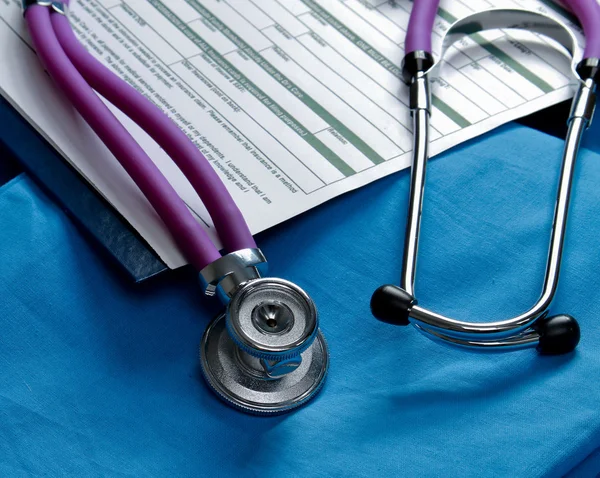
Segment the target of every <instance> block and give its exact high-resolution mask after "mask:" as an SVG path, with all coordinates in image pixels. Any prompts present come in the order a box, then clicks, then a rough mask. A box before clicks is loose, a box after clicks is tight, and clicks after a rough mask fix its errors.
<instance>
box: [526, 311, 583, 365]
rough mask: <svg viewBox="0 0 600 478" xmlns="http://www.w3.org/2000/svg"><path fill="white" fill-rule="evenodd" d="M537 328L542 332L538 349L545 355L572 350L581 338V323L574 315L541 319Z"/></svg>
mask: <svg viewBox="0 0 600 478" xmlns="http://www.w3.org/2000/svg"><path fill="white" fill-rule="evenodd" d="M535 328H536V330H537V331H538V333H539V334H540V343H539V345H538V346H537V350H538V352H539V353H541V354H543V355H560V354H566V353H569V352H572V351H573V350H575V347H577V344H578V343H579V339H580V338H581V331H580V329H579V324H578V323H577V321H576V320H575V318H574V317H571V316H570V315H566V314H561V315H553V316H551V317H545V318H543V319H540V320H539V321H538V323H536V325H535Z"/></svg>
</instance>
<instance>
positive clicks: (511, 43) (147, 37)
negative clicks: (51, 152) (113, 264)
mask: <svg viewBox="0 0 600 478" xmlns="http://www.w3.org/2000/svg"><path fill="white" fill-rule="evenodd" d="M491 7H517V8H528V9H534V10H538V11H542V12H545V13H549V14H551V15H553V16H556V17H557V18H559V19H560V20H562V21H563V22H565V23H567V24H569V25H570V26H572V27H573V29H574V31H575V33H576V35H577V37H578V39H579V40H580V41H582V36H581V32H580V31H579V30H578V28H577V26H576V25H575V24H574V23H573V21H572V20H571V19H570V17H569V16H568V15H566V14H565V13H564V12H563V11H562V10H560V9H559V8H558V7H556V5H555V4H553V3H552V2H550V1H544V0H505V1H500V0H497V1H492V0H442V2H441V7H440V10H439V13H438V18H437V21H436V25H435V31H436V33H437V35H438V38H437V39H438V40H439V37H440V36H441V34H442V33H443V32H444V31H445V30H446V29H447V28H448V26H449V25H450V24H451V23H452V22H454V21H455V20H456V19H458V18H461V17H462V16H465V15H467V14H469V13H472V12H473V11H476V10H481V9H482V8H491ZM410 8H411V2H410V1H408V0H73V1H72V7H71V10H70V12H69V18H70V21H71V24H72V25H73V29H74V30H75V32H76V34H77V35H78V37H79V39H80V40H81V42H82V43H83V44H84V45H85V47H86V48H87V49H88V50H89V51H90V52H91V53H93V54H94V55H95V56H96V57H97V58H98V59H100V60H101V61H102V62H103V63H104V64H105V65H107V66H108V67H109V68H110V69H112V70H113V71H114V72H115V73H116V74H117V75H118V76H120V77H121V78H123V79H124V80H126V81H127V82H128V83H129V84H130V85H132V86H133V87H134V88H136V89H137V90H139V91H140V92H142V93H143V94H144V95H145V96H146V97H148V98H149V99H150V100H151V101H153V102H154V103H155V104H156V105H158V106H159V107H160V108H161V109H162V110H163V111H164V112H165V113H166V114H167V115H168V116H170V117H171V118H172V119H173V120H174V121H175V122H176V123H177V124H178V125H179V127H180V128H181V129H182V130H183V131H184V132H185V133H186V134H187V135H188V136H189V137H190V138H191V139H192V141H194V143H195V144H196V145H197V146H198V148H200V149H201V151H202V152H203V153H204V155H205V156H206V158H207V159H208V160H209V161H210V162H211V164H212V166H213V167H214V168H215V170H216V171H217V172H218V173H219V175H220V176H221V177H222V178H223V180H224V181H225V183H226V185H227V187H228V189H229V190H230V191H231V193H232V195H233V197H234V199H235V201H236V202H237V203H238V204H239V206H240V208H241V210H242V212H243V213H244V215H245V217H246V219H247V221H248V223H249V225H250V228H251V230H252V232H253V233H257V232H260V231H262V230H265V229H267V228H269V227H271V226H273V225H275V224H278V223H280V222H282V221H285V220H286V219H289V218H291V217H293V216H295V215H297V214H300V213H302V212H304V211H306V210H308V209H310V208H312V207H315V206H317V205H318V204H321V203H323V202H324V201H327V200H328V199H331V198H333V197H335V196H338V195H340V194H342V193H344V192H347V191H350V190H352V189H355V188H358V187H360V186H363V185H365V184H367V183H370V182H372V181H374V180H376V179H378V178H381V177H383V176H385V175H388V174H391V173H393V172H396V171H399V170H401V169H403V168H406V167H408V166H409V165H410V160H411V147H412V146H411V131H410V128H411V119H410V112H409V109H408V106H407V104H408V94H407V88H406V86H405V85H404V84H403V83H402V81H401V67H400V65H401V61H402V58H403V55H404V50H403V43H404V36H405V29H406V25H407V23H408V17H409V13H410ZM21 15H22V12H21V8H20V1H19V0H0V20H1V21H0V45H2V47H1V49H0V91H1V92H2V94H3V95H4V96H5V97H6V98H7V99H8V100H9V101H10V102H11V103H12V104H13V106H15V107H16V108H17V109H18V110H19V111H20V112H21V113H22V114H23V115H24V116H25V117H26V118H28V120H29V121H30V122H31V123H32V125H34V127H36V128H37V130H38V131H39V132H40V133H42V134H43V135H44V136H45V137H46V138H47V139H48V140H49V141H50V142H51V143H52V144H53V145H54V146H55V147H56V148H57V150H58V151H59V152H61V154H62V155H63V156H64V157H65V158H66V159H67V160H68V161H69V162H70V163H71V164H72V165H73V166H74V167H75V168H76V169H77V170H78V171H79V172H80V173H81V174H82V175H83V176H85V177H86V178H87V179H88V180H89V182H90V183H91V184H92V185H93V186H94V187H95V188H96V189H97V190H98V191H99V192H100V193H101V194H102V195H103V196H104V197H106V198H107V199H108V201H109V202H110V203H111V204H112V205H113V206H114V207H115V208H116V209H117V210H118V211H119V212H120V213H121V214H122V215H123V216H124V217H125V218H126V219H127V220H128V221H129V222H130V223H131V224H132V225H133V226H134V227H135V228H136V229H137V230H138V231H139V232H140V234H141V235H142V236H143V237H144V238H145V239H146V240H147V241H148V243H149V244H150V245H151V246H152V247H153V248H154V249H155V250H156V252H157V253H158V254H159V255H160V257H161V258H162V259H163V260H164V261H165V262H166V263H167V265H169V266H170V267H172V268H175V267H178V266H181V265H183V264H185V260H184V258H183V257H182V256H181V254H180V253H179V251H178V250H177V248H176V247H175V245H174V243H173V240H172V239H171V237H170V236H169V234H168V232H167V231H166V229H165V227H164V225H163V224H162V222H161V221H160V220H159V218H158V216H157V215H156V214H155V212H154V211H153V210H152V208H151V207H150V205H149V204H148V203H147V201H146V200H145V198H144V197H143V196H142V194H141V192H140V191H139V190H137V188H136V187H135V185H134V184H133V182H132V181H131V180H130V179H129V178H128V177H127V175H126V173H125V172H124V171H123V170H122V169H121V168H120V166H119V164H118V163H117V161H116V160H115V159H114V158H113V157H112V156H111V155H110V153H109V152H108V151H107V150H106V148H105V147H104V145H103V144H102V143H101V142H100V141H99V140H98V139H97V138H96V137H95V136H94V134H93V133H92V132H91V130H90V129H89V128H88V127H87V125H86V124H85V123H84V122H83V121H82V120H81V119H80V118H79V117H78V115H77V114H76V113H75V112H74V111H73V109H72V108H71V107H70V106H69V105H68V103H67V102H66V101H64V99H63V98H62V97H61V93H60V91H59V90H58V89H57V88H56V86H55V85H53V84H52V83H51V81H50V80H49V79H48V78H47V77H46V75H45V73H44V72H43V71H42V69H41V67H40V66H39V64H38V62H37V60H36V58H35V54H34V53H33V51H32V50H31V48H30V47H29V37H28V34H27V32H26V29H25V25H24V22H23V20H22V17H21ZM491 40H493V44H492V43H489V41H491ZM440 47H441V45H439V42H438V43H437V44H436V42H435V39H434V48H435V49H437V51H439V49H440ZM571 82H572V79H571V74H570V64H569V61H568V60H567V58H566V57H565V56H564V55H563V53H562V52H560V51H559V50H557V49H556V48H555V46H554V45H553V44H552V42H551V41H550V40H547V39H544V38H540V37H537V36H534V35H533V34H528V33H526V32H519V33H517V32H515V31H510V30H507V31H493V32H488V33H486V34H481V35H474V36H472V37H470V38H468V39H465V40H461V42H459V43H457V44H456V45H455V47H453V48H452V51H451V53H450V54H449V55H447V57H446V61H445V62H444V63H443V65H442V67H441V70H440V76H439V78H438V79H436V80H435V82H434V85H433V105H434V110H433V115H432V131H431V134H432V139H433V141H432V154H437V153H440V152H441V151H444V150H446V149H448V148H450V147H452V146H454V145H456V144H458V143H460V142H463V141H465V140H467V139H470V138H473V137H475V136H477V135H480V134H482V133H484V132H486V131H489V130H491V129H493V128H494V127H496V126H498V125H500V124H502V123H505V122H508V121H511V120H513V119H515V118H517V117H520V116H523V115H526V114H529V113H532V112H534V111H536V110H539V109H542V108H545V107H547V106H549V105H552V104H555V103H558V102H560V101H563V100H566V99H568V98H569V97H571V96H572V95H573V89H572V85H571ZM40 98H44V99H45V101H40ZM113 111H114V112H115V114H116V115H117V116H118V117H119V119H121V120H122V121H123V122H124V124H125V125H126V127H127V128H128V129H129V130H130V131H131V132H132V134H133V136H134V137H135V138H136V139H137V140H138V141H139V142H140V144H141V145H142V147H143V148H144V149H145V150H146V151H147V152H148V153H149V155H150V157H151V158H152V159H153V160H154V161H155V162H156V164H157V165H158V167H159V168H160V169H161V171H162V172H163V173H164V174H165V176H166V177H167V178H168V180H169V181H170V182H171V184H172V185H173V186H174V187H175V189H176V190H177V192H178V193H179V194H180V196H181V197H182V198H183V199H184V201H185V202H186V204H187V205H188V207H189V208H190V209H191V210H192V211H193V212H194V214H195V215H196V216H197V218H198V220H199V221H200V222H202V223H203V224H204V226H205V227H206V229H207V230H208V232H209V234H211V235H213V237H214V228H213V227H212V223H211V220H210V217H209V216H208V214H207V212H206V210H205V208H204V207H203V205H202V203H201V202H200V200H199V199H198V198H197V196H196V194H195V192H194V191H193V189H192V188H191V186H190V185H189V184H188V183H187V181H186V180H185V178H184V177H183V175H182V174H181V173H180V172H179V171H178V170H177V168H176V167H175V166H174V165H173V164H172V163H171V161H170V160H169V159H168V157H167V156H166V155H165V154H164V152H163V151H161V150H160V148H158V146H157V145H156V144H155V143H154V142H153V141H152V140H150V139H149V138H148V137H147V136H146V135H145V133H143V132H142V131H141V130H140V129H139V128H138V127H137V126H136V125H135V124H133V123H132V122H131V121H129V120H128V119H127V118H126V117H124V116H123V115H122V114H121V113H120V112H118V111H117V110H113ZM557 154H560V153H559V152H557Z"/></svg>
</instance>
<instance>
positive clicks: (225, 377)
mask: <svg viewBox="0 0 600 478" xmlns="http://www.w3.org/2000/svg"><path fill="white" fill-rule="evenodd" d="M200 361H201V365H202V373H203V374H204V377H205V379H206V381H207V382H208V384H209V385H210V387H211V388H212V389H213V390H214V391H215V392H216V393H217V395H219V396H220V397H221V398H222V399H223V400H225V402H226V403H228V404H230V405H232V406H234V407H236V408H239V409H241V410H243V411H246V412H250V413H256V414H274V413H282V412H286V411H289V410H291V409H293V408H296V407H298V406H300V405H303V404H305V403H306V402H307V401H308V400H310V399H311V398H312V397H314V396H315V395H316V394H317V393H318V392H319V390H320V389H321V386H322V384H323V383H324V380H325V376H326V375H327V370H328V367H329V353H328V349H327V343H326V342H325V339H324V337H323V335H322V334H321V332H320V331H319V327H318V316H317V310H316V308H315V306H314V303H313V301H312V300H311V299H310V297H308V295H306V293H305V292H304V291H303V290H302V289H300V288H299V287H298V286H296V285H294V284H292V283H291V282H288V281H285V280H282V279H274V278H263V279H256V280H252V281H249V282H247V283H245V284H242V285H241V286H240V288H239V289H238V290H237V291H236V292H235V294H234V296H233V297H232V299H231V301H230V302H229V304H228V305H227V311H226V313H225V314H222V315H220V316H219V317H217V318H216V319H215V320H214V321H213V322H212V323H211V324H210V325H209V327H208V328H207V329H206V332H205V333H204V336H203V338H202V343H201V345H200Z"/></svg>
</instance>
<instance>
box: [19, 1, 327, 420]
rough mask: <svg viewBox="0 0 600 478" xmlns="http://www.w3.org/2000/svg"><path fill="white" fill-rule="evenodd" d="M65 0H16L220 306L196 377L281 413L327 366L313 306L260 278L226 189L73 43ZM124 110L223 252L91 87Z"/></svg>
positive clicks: (191, 149) (151, 110)
mask: <svg viewBox="0 0 600 478" xmlns="http://www.w3.org/2000/svg"><path fill="white" fill-rule="evenodd" d="M67 8H68V1H65V2H55V1H46V0H23V9H24V15H25V19H26V21H27V24H28V27H29V32H30V34H31V39H32V41H33V45H34V47H35V49H36V51H37V54H38V57H39V58H40V60H41V62H42V64H43V65H44V67H45V69H46V70H47V72H48V73H49V75H50V76H51V77H52V79H53V80H54V81H55V83H56V84H57V85H58V86H59V88H60V89H61V90H62V92H63V94H64V95H65V96H66V97H67V98H68V99H69V100H70V101H71V102H72V104H73V106H74V107H75V109H76V110H77V111H78V112H79V113H80V115H81V116H82V117H83V118H84V120H85V121H86V122H87V123H88V124H89V125H90V126H91V128H92V129H93V130H94V132H95V133H96V134H97V135H98V136H99V137H100V139H101V140H102V141H103V142H104V143H105V144H106V146H107V147H108V149H109V150H110V152H111V153H112V154H113V155H114V156H115V158H116V159H117V160H118V161H119V163H120V164H121V165H122V166H123V168H124V169H125V170H126V171H127V173H128V174H129V176H131V178H132V179H133V181H134V182H135V183H136V185H137V186H138V187H139V189H140V190H141V192H142V193H143V194H144V195H145V196H146V198H147V199H148V201H149V202H150V204H151V205H152V207H153V208H154V209H155V210H156V212H157V214H158V215H159V216H160V218H161V219H162V221H163V222H164V223H165V225H166V226H167V228H168V230H169V231H170V233H171V234H172V236H173V238H174V239H175V241H176V242H177V245H178V246H179V247H180V248H181V250H182V252H183V253H184V254H185V256H186V258H187V259H188V260H189V262H190V263H191V264H192V265H193V266H194V267H195V268H196V269H197V270H198V271H199V272H200V280H201V283H202V285H203V288H204V290H205V293H206V295H217V296H218V297H219V298H220V299H221V300H222V302H223V303H224V304H225V306H226V308H225V312H224V313H223V314H221V315H219V316H218V317H217V318H216V319H215V320H214V321H212V322H211V323H210V325H209V326H208V327H207V329H206V331H205V333H204V335H203V337H202V341H201V344H200V363H201V369H202V372H203V375H204V377H205V379H206V381H207V383H208V385H209V386H210V387H211V388H212V390H213V391H215V392H216V394H217V395H218V396H219V397H220V398H221V399H223V400H224V401H225V402H226V403H228V404H230V405H232V406H234V407H236V408H238V409H240V410H242V411H246V412H250V413H255V414H273V413H281V412H285V411H288V410H291V409H293V408H296V407H298V406H301V405H303V404H305V403H306V402H308V401H309V400H310V399H311V398H313V397H314V396H315V395H316V394H317V393H318V391H319V390H320V389H321V386H322V385H323V383H324V380H325V376H326V374H327V370H328V366H329V353H328V348H327V344H326V342H325V340H324V338H323V335H322V334H321V332H320V330H319V320H318V314H317V309H316V307H315V304H314V303H313V301H312V299H311V298H310V297H309V296H308V295H307V294H306V293H305V292H304V291H303V290H302V289H301V288H300V287H298V286H297V285H295V284H293V283H291V282H289V281H286V280H282V279H277V278H271V277H263V276H262V275H261V274H263V273H264V267H265V266H266V259H265V257H264V255H263V253H262V252H261V251H260V249H258V248H257V246H256V243H255V242H254V239H253V237H252V235H251V234H250V231H249V229H248V226H247V225H246V222H245V221H244V218H243V216H242V214H241V212H240V210H239V209H238V207H237V206H236V204H235V203H234V201H233V199H232V198H231V196H230V195H229V193H228V191H227V189H226V188H225V186H224V185H223V183H222V182H221V180H220V179H219V177H218V176H217V174H216V173H215V171H214V170H213V168H212V166H211V165H210V163H209V162H208V160H207V159H206V158H205V157H204V156H203V155H202V153H201V152H200V151H199V150H198V148H197V147H196V146H195V145H194V144H193V143H192V141H191V140H189V139H188V137H187V136H186V135H185V134H184V133H183V132H182V131H181V130H180V129H179V128H178V127H177V126H176V125H175V123H173V122H172V121H171V120H170V119H169V118H168V117H167V116H166V115H165V114H164V113H163V112H162V111H161V110H160V109H159V108H158V107H156V106H155V105H154V104H153V103H151V102H150V101H149V100H148V99H146V98H145V97H144V96H143V95H142V94H141V93H139V92H138V91H137V90H135V89H134V88H133V87H131V86H129V85H128V84H127V83H125V82H124V81H122V80H121V79H120V78H118V77H117V76H115V75H114V74H113V73H112V72H111V71H110V70H109V69H108V68H106V67H105V66H104V65H102V64H101V63H100V62H99V61H98V60H96V59H95V58H94V57H93V56H91V55H90V54H89V53H88V52H87V50H86V49H85V48H84V47H83V46H82V45H81V44H80V43H79V41H78V40H77V38H76V37H75V35H74V33H73V30H72V29H71V26H70V24H69V20H68V19H67ZM94 90H95V91H96V92H98V93H99V94H100V95H102V96H103V97H104V98H106V99H107V100H108V101H109V102H110V103H112V104H113V105H114V106H116V107H117V108H119V109H120V110H121V111H122V112H123V113H125V114H126V115H127V116H129V117H130V118H131V119H132V120H133V121H134V122H135V123H137V124H138V125H139V126H140V127H141V128H142V129H143V130H145V131H146V132H147V133H148V134H149V135H150V136H151V137H152V138H153V139H154V140H155V141H156V142H157V143H158V145H159V146H161V147H162V148H163V149H164V150H165V151H166V152H167V154H168V155H169V156H170V157H171V158H172V160H173V161H174V162H175V163H176V165H177V166H178V167H179V168H180V169H181V171H182V172H183V174H184V175H185V176H186V177H187V179H188V181H189V182H190V183H191V185H192V186H193V187H194V189H195V190H196V192H197V194H198V195H199V196H200V198H201V199H202V201H203V202H204V205H205V206H206V209H207V210H208V212H209V214H210V216H211V218H212V220H213V223H214V225H215V228H216V230H217V231H218V233H219V236H220V238H221V240H222V241H223V244H224V246H225V249H226V250H227V251H230V252H229V253H228V254H225V255H223V256H222V255H221V254H220V253H219V251H218V250H217V248H216V247H215V245H214V244H213V243H212V241H211V240H210V238H209V237H208V235H207V234H206V232H205V231H204V229H202V227H201V226H200V225H199V223H198V222H197V221H196V219H195V218H194V216H193V215H192V213H191V212H190V210H189V209H188V208H187V206H186V205H185V203H184V202H183V201H182V199H181V198H180V197H179V196H178V195H177V193H176V192H175V190H174V189H173V187H172V186H171V185H170V184H169V182H168V181H167V180H166V179H165V177H164V176H163V175H162V174H161V172H160V171H159V169H158V168H157V167H156V165H155V164H154V163H153V162H152V160H151V159H150V158H149V157H148V156H147V155H146V153H145V152H144V151H143V149H142V148H141V147H140V146H139V145H138V144H137V142H136V141H135V140H134V139H133V137H132V136H131V135H130V134H129V133H128V131H127V130H126V129H125V127H124V126H123V125H122V124H121V123H120V122H119V120H118V119H117V118H116V117H115V116H114V115H113V114H112V113H111V112H110V110H109V109H108V108H107V107H106V105H105V104H104V103H103V102H102V101H101V100H100V98H99V97H98V96H97V95H96V93H95V92H94Z"/></svg>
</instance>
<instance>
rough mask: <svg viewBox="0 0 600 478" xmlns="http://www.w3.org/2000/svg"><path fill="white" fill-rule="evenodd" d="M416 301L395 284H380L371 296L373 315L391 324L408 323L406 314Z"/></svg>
mask: <svg viewBox="0 0 600 478" xmlns="http://www.w3.org/2000/svg"><path fill="white" fill-rule="evenodd" d="M415 303H416V300H415V298H414V297H413V296H412V295H410V294H409V293H408V292H406V291H405V290H404V289H401V288H400V287H398V286H395V285H390V284H387V285H382V286H381V287H379V288H378V289H377V290H376V291H375V292H374V293H373V295H372V297H371V313H372V314H373V316H374V317H375V318H376V319H378V320H381V321H382V322H386V323H388V324H393V325H408V324H409V323H410V322H409V320H408V314H409V313H410V309H411V308H412V306H413V305H414V304H415Z"/></svg>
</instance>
